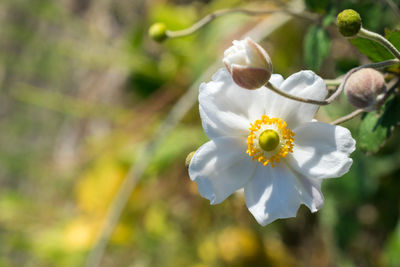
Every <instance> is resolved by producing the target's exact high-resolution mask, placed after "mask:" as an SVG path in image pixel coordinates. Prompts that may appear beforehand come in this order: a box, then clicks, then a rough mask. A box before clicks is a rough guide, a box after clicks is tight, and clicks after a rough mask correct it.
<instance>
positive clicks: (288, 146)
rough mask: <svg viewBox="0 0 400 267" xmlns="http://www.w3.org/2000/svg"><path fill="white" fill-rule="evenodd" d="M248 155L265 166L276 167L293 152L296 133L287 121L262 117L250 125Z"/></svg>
mask: <svg viewBox="0 0 400 267" xmlns="http://www.w3.org/2000/svg"><path fill="white" fill-rule="evenodd" d="M249 130H250V133H249V136H248V137H247V151H246V153H247V154H248V155H249V156H250V157H252V159H253V161H254V160H257V161H258V162H260V163H262V164H263V165H264V166H267V165H268V164H271V167H275V164H276V163H279V161H280V159H281V158H284V157H286V156H287V155H288V154H289V153H292V152H293V141H294V138H293V137H294V133H293V132H292V131H291V130H290V129H289V128H287V124H286V122H285V121H283V120H282V119H279V118H269V117H268V116H267V115H262V116H261V119H259V120H256V121H255V122H253V123H250V127H249Z"/></svg>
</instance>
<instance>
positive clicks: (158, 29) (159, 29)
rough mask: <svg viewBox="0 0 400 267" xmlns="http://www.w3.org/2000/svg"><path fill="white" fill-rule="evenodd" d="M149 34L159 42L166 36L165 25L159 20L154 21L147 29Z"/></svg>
mask: <svg viewBox="0 0 400 267" xmlns="http://www.w3.org/2000/svg"><path fill="white" fill-rule="evenodd" d="M149 35H150V37H151V38H152V39H153V40H154V41H156V42H160V43H161V42H162V41H165V40H166V39H167V38H168V36H167V26H165V24H164V23H160V22H158V23H154V24H153V25H151V27H150V29H149Z"/></svg>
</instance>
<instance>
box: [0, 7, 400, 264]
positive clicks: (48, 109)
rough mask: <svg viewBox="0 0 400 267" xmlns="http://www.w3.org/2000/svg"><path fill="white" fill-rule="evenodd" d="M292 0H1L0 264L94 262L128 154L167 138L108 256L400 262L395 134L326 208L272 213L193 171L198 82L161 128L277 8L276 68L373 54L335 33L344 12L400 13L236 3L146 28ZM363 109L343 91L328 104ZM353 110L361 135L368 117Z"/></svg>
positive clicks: (389, 16) (265, 37)
mask: <svg viewBox="0 0 400 267" xmlns="http://www.w3.org/2000/svg"><path fill="white" fill-rule="evenodd" d="M289 2H290V1H258V2H256V1H239V0H147V1H145V0H96V1H92V0H59V1H51V0H36V1H30V0H1V1H0V25H1V26H0V90H1V91H0V266H1V267H3V266H4V267H5V266H84V264H85V262H86V258H87V256H88V253H89V251H90V250H91V249H92V247H93V245H94V244H95V241H96V239H97V237H98V235H99V233H100V231H101V229H102V225H103V221H104V219H105V216H106V213H107V210H108V208H109V206H110V203H111V202H112V200H113V199H114V197H115V196H116V193H117V191H118V190H119V187H120V185H121V183H122V181H123V179H124V178H125V176H126V175H127V173H128V170H129V168H130V166H132V164H134V163H135V162H137V161H138V160H140V159H141V158H142V157H143V153H145V152H144V150H145V149H149V146H146V144H147V143H148V142H151V141H152V140H153V141H154V140H157V139H160V140H161V138H164V137H166V139H165V140H163V142H162V143H161V145H159V146H155V147H154V146H153V147H150V149H152V150H151V160H150V163H149V165H148V166H147V168H146V170H145V172H144V174H143V175H142V176H141V177H140V181H139V183H138V184H137V186H136V188H135V189H134V191H133V192H132V193H131V195H130V198H129V201H128V202H127V204H126V206H125V208H124V209H123V212H122V215H121V217H120V218H119V220H118V223H117V224H116V227H115V229H114V230H113V232H112V236H111V239H110V241H109V242H108V244H107V247H106V249H105V251H104V255H102V257H101V263H100V266H134V267H136V266H196V267H201V266H400V221H399V213H400V167H399V166H400V144H399V143H400V142H399V135H398V134H394V135H393V136H392V137H391V139H389V140H388V142H387V144H386V145H385V146H384V147H383V148H382V149H381V150H380V151H379V152H378V153H377V154H371V155H366V153H364V152H363V151H361V150H359V149H357V150H356V151H355V152H354V153H353V155H352V157H353V159H354V164H353V167H352V168H351V171H350V172H349V173H347V174H346V175H345V176H343V177H342V178H340V179H331V180H328V181H325V182H324V184H323V192H324V196H325V199H326V201H325V206H324V208H323V209H322V210H321V211H319V212H317V213H315V214H311V213H310V211H309V210H308V209H307V208H305V207H304V206H302V207H301V208H300V210H299V212H298V215H297V217H296V218H292V219H285V220H278V221H276V222H274V223H272V224H270V225H268V226H266V227H261V226H260V225H258V224H257V222H256V221H255V220H254V218H253V217H252V215H251V214H250V213H249V212H248V210H247V208H246V205H245V202H244V199H243V196H242V195H241V194H235V195H233V196H231V197H230V198H228V199H227V200H226V201H224V202H223V203H222V204H220V205H216V206H210V205H209V203H208V201H207V200H206V199H204V198H202V197H201V196H200V195H199V194H198V192H197V188H196V185H195V184H194V183H193V182H191V181H190V179H189V177H188V174H187V170H186V167H185V158H186V155H187V154H188V153H189V152H191V151H193V150H196V148H197V147H198V146H200V145H201V144H203V143H204V142H206V141H207V137H206V136H205V134H204V132H203V130H202V128H201V123H200V118H199V113H198V109H197V102H196V97H197V96H196V95H194V97H191V98H189V100H187V104H188V105H189V106H190V107H191V108H190V110H189V111H188V112H187V113H185V114H182V115H184V117H183V119H182V120H181V121H180V122H179V123H178V124H177V125H176V126H174V127H173V130H172V132H171V133H170V134H167V133H166V136H163V132H157V135H156V136H154V134H155V133H156V129H157V127H158V126H159V125H160V124H161V123H162V121H163V120H164V119H165V118H166V116H167V114H168V112H170V110H171V109H172V108H173V107H174V105H176V103H177V101H178V99H179V97H181V96H182V95H183V94H184V93H185V92H186V91H187V90H188V88H190V87H191V85H192V84H195V86H196V80H197V79H199V77H200V76H201V75H202V74H203V73H206V74H205V76H203V78H204V77H205V78H204V79H205V80H204V81H207V80H209V79H210V77H211V75H210V74H207V73H209V72H210V71H212V70H213V68H212V67H211V66H212V65H214V66H215V64H217V65H216V66H218V67H222V66H223V64H222V62H221V56H222V53H223V51H224V49H226V48H227V47H228V46H230V44H231V42H232V40H234V39H238V38H240V37H241V36H242V35H245V34H246V33H248V32H250V31H252V30H253V29H254V28H256V27H258V29H259V25H260V23H263V21H264V19H265V20H268V19H269V21H270V22H271V23H264V24H262V27H264V28H262V29H265V31H264V30H263V31H261V32H260V31H259V33H258V36H259V38H260V40H261V44H262V45H263V46H264V47H265V48H266V50H267V51H268V52H269V54H270V55H271V58H272V61H273V64H274V71H275V72H276V73H281V74H282V75H283V76H284V77H287V76H289V75H290V74H292V73H294V72H297V71H299V70H301V69H313V70H314V71H316V72H317V73H318V74H319V75H321V76H322V77H324V78H329V79H332V78H335V77H337V76H338V75H341V74H343V73H345V72H346V71H347V70H349V69H350V68H352V67H354V66H357V65H359V64H361V63H366V62H368V60H367V59H366V58H365V57H363V56H361V54H359V53H358V52H357V50H356V49H355V48H354V47H352V45H351V44H350V43H349V42H348V41H347V40H346V39H344V38H343V37H341V36H340V35H339V34H338V32H337V30H336V27H335V25H334V20H335V16H336V14H337V13H338V12H340V11H341V10H342V9H344V8H349V7H351V8H353V9H356V10H357V11H358V12H360V14H361V15H362V18H363V23H364V26H365V28H367V29H370V30H374V31H377V32H379V33H383V32H384V29H385V28H389V29H394V28H395V27H396V26H398V24H399V19H398V17H396V12H395V10H393V9H392V8H390V6H389V5H388V2H389V1H386V0H382V1H375V0H365V1H356V0H351V1H350V0H349V1H324V0H320V1H318V0H307V1H305V3H301V1H300V6H303V7H305V8H306V9H307V10H308V11H309V12H313V13H315V14H318V16H319V17H318V19H316V20H310V19H307V18H304V17H303V18H301V17H296V18H291V17H290V16H287V15H285V14H273V15H270V16H258V17H248V16H244V15H240V14H234V15H230V16H225V17H222V18H219V19H217V20H215V21H214V22H212V23H211V24H209V25H208V26H206V27H205V28H203V29H201V30H199V31H198V32H197V33H195V34H193V35H190V36H188V37H184V38H180V39H173V40H167V41H166V42H164V43H162V44H159V43H156V42H154V41H153V40H151V39H150V38H149V37H148V35H147V30H148V28H149V26H150V25H151V24H152V23H154V22H164V23H165V24H166V25H167V27H168V28H169V29H171V30H180V29H183V28H186V27H188V26H190V25H192V24H193V23H194V22H196V21H197V20H198V19H200V18H201V17H203V16H205V15H207V14H208V13H210V12H212V11H215V10H218V9H221V8H229V7H235V6H249V7H250V8H266V9H267V8H280V7H281V6H283V5H286V4H287V3H289ZM298 2H299V1H297V4H298ZM390 2H391V1H390ZM399 2H400V1H395V4H399ZM289 4H290V3H289ZM297 11H301V9H298V10H297ZM269 25H270V26H269ZM269 27H270V28H269ZM273 27H274V28H273ZM316 27H317V28H318V29H323V31H322V33H321V34H319V33H318V34H315V32H316ZM317 32H318V31H317ZM313 45H316V47H317V48H315V47H313ZM210 67H211V69H210ZM203 78H202V79H203ZM196 88H197V87H196ZM196 88H195V89H196ZM192 90H193V89H192ZM196 90H197V89H196ZM351 110H352V108H351V107H350V106H349V105H348V104H347V103H346V100H345V99H344V97H342V98H341V99H339V101H337V102H336V103H335V104H333V105H331V106H329V107H324V108H321V110H320V112H319V115H318V116H319V119H321V120H323V121H332V120H334V119H336V118H338V117H340V116H342V115H344V114H346V113H348V112H350V111H351ZM345 125H346V126H347V127H349V128H350V129H351V130H352V133H353V136H354V137H355V139H357V138H358V125H359V118H357V119H354V120H352V121H350V122H348V123H346V124H345Z"/></svg>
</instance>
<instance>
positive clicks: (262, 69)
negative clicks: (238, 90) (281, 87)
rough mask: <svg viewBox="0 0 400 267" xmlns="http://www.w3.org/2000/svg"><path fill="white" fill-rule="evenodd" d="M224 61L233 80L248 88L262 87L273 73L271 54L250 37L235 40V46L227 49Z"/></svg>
mask: <svg viewBox="0 0 400 267" xmlns="http://www.w3.org/2000/svg"><path fill="white" fill-rule="evenodd" d="M223 62H224V64H225V66H226V68H227V69H228V71H229V72H230V73H231V75H232V78H233V81H234V82H235V83H236V84H237V85H239V86H240V87H243V88H246V89H257V88H260V87H261V86H263V85H264V84H266V83H267V82H268V80H269V79H270V77H271V74H272V62H271V59H270V57H269V55H268V54H267V52H266V51H265V50H264V49H263V48H262V47H261V46H260V45H259V44H257V43H256V42H254V41H253V40H251V39H250V38H246V39H244V40H241V41H233V46H231V47H229V48H228V49H227V50H225V53H224V59H223Z"/></svg>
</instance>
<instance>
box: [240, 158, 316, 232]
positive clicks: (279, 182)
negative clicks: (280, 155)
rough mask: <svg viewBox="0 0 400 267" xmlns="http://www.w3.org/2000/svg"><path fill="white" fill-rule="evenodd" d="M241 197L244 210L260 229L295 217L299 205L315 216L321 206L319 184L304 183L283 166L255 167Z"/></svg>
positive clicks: (304, 178)
mask: <svg viewBox="0 0 400 267" xmlns="http://www.w3.org/2000/svg"><path fill="white" fill-rule="evenodd" d="M244 194H245V198H246V204H247V207H248V208H249V210H250V212H251V213H252V214H253V216H254V218H255V219H256V220H257V222H258V223H259V224H261V225H263V226H265V225H267V224H269V223H271V222H273V221H274V220H276V219H279V218H289V217H295V216H296V213H297V210H298V209H299V207H300V205H301V204H305V205H306V206H307V207H308V208H309V209H310V210H311V211H312V212H315V211H317V210H318V209H320V208H321V207H322V205H323V203H324V197H323V195H322V192H321V180H314V179H308V178H306V177H304V176H302V175H301V174H298V173H295V172H293V171H291V170H290V169H289V168H288V167H287V166H286V165H285V164H278V165H277V166H275V168H272V167H269V166H267V167H264V166H258V167H257V170H256V173H255V175H254V178H253V179H252V180H251V181H250V182H249V183H248V184H247V185H246V186H245V188H244Z"/></svg>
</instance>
